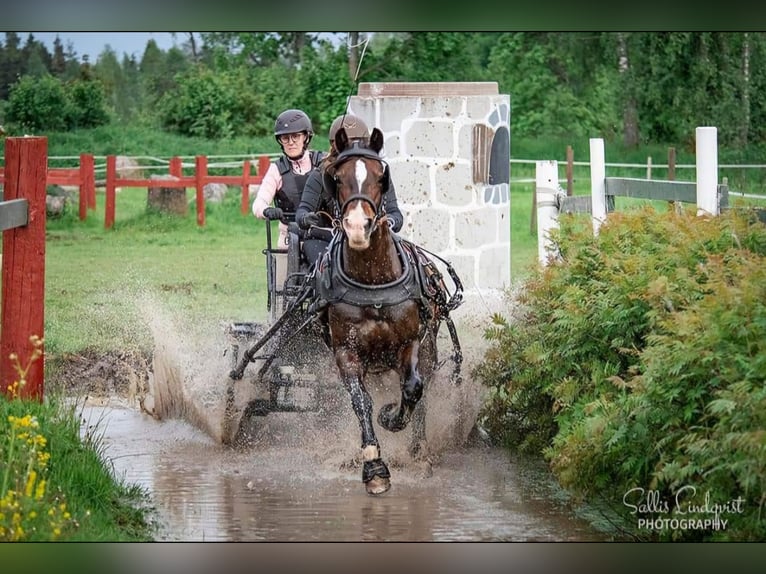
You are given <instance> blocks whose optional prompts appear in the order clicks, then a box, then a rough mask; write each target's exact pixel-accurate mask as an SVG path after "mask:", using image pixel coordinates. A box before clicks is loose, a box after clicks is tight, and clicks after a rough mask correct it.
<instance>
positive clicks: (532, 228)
mask: <svg viewBox="0 0 766 574" xmlns="http://www.w3.org/2000/svg"><path fill="white" fill-rule="evenodd" d="M529 234H530V235H537V182H536V181H533V182H532V217H531V218H530V221H529Z"/></svg>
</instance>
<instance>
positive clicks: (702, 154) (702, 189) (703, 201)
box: [696, 127, 719, 215]
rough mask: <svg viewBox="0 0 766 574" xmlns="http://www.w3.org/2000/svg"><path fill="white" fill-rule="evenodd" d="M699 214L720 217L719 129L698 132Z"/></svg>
mask: <svg viewBox="0 0 766 574" xmlns="http://www.w3.org/2000/svg"><path fill="white" fill-rule="evenodd" d="M696 140H697V144H696V154H697V214H698V215H705V214H706V215H718V214H719V213H718V211H719V210H718V128H715V127H700V128H697V130H696Z"/></svg>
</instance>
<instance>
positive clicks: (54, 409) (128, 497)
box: [0, 395, 155, 542]
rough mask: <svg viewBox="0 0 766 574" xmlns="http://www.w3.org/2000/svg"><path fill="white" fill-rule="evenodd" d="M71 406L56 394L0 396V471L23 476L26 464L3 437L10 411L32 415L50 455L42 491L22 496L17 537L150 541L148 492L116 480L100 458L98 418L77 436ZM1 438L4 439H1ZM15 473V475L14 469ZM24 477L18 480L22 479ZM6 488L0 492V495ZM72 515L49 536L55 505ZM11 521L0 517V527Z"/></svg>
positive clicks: (8, 426)
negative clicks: (86, 433)
mask: <svg viewBox="0 0 766 574" xmlns="http://www.w3.org/2000/svg"><path fill="white" fill-rule="evenodd" d="M77 415H78V413H77V412H76V407H74V406H72V405H70V404H68V403H66V402H65V401H63V400H61V399H60V397H57V396H48V397H46V400H45V401H44V402H42V403H41V402H38V401H30V400H21V399H13V400H8V399H7V398H5V397H4V396H3V395H0V471H3V472H7V474H8V475H9V476H10V477H11V481H10V484H9V486H10V487H11V490H14V489H15V490H16V491H17V492H19V491H20V490H22V489H20V488H19V487H16V486H14V484H15V481H14V478H13V477H14V476H21V477H24V476H26V472H27V468H28V466H27V465H28V464H29V463H27V462H26V460H27V458H26V457H25V456H19V455H21V454H23V453H24V451H23V449H21V450H20V449H19V443H18V440H17V441H16V442H15V445H16V447H17V448H16V449H13V448H12V447H11V446H10V444H11V443H10V442H8V439H9V437H10V436H11V427H12V424H11V422H10V420H9V416H14V417H18V418H23V417H25V416H32V417H35V418H36V420H37V421H38V422H39V433H40V434H41V435H42V436H43V437H44V438H45V440H46V443H45V445H44V446H43V447H41V448H40V447H38V448H39V450H41V451H42V452H47V453H49V454H50V459H49V461H48V463H47V464H45V465H44V468H40V469H39V472H40V475H39V476H38V480H39V479H45V480H46V486H45V494H44V496H43V497H42V498H40V499H36V500H34V501H32V500H31V499H30V498H29V497H27V498H24V497H23V496H22V498H21V500H20V502H21V508H20V509H19V511H18V512H19V514H20V515H21V524H22V525H23V528H24V534H23V537H22V538H21V539H22V540H38V541H47V540H53V539H56V540H60V541H113V542H134V541H150V540H152V537H153V535H154V531H155V525H154V523H153V520H154V513H153V509H152V508H151V507H150V506H149V505H148V504H147V502H148V493H147V491H145V490H143V489H142V488H140V487H138V486H135V485H131V484H128V483H126V482H124V481H122V480H118V479H116V478H115V477H114V476H113V473H112V472H111V468H110V467H109V466H108V463H107V462H105V461H106V458H105V456H104V453H103V445H102V443H101V442H100V435H99V434H98V433H99V428H98V421H96V425H95V429H91V432H92V433H94V434H91V435H89V436H86V437H85V438H84V439H81V437H80V427H79V417H78V416H77ZM3 437H4V438H3ZM17 473H18V474H17ZM22 482H23V481H22ZM5 494H6V492H0V498H2V496H3V495H5ZM61 504H64V505H65V511H66V512H68V513H69V514H70V515H71V519H69V520H65V521H63V522H62V523H61V524H62V528H61V534H60V536H57V537H56V536H54V533H53V530H52V528H51V527H50V525H49V522H48V520H47V518H46V517H47V514H48V512H57V513H61V512H62V510H61V508H60V505H61ZM11 520H12V518H11V516H9V515H8V514H7V513H6V515H5V516H4V517H2V516H0V526H2V525H3V524H5V525H6V526H7V525H8V524H9V523H10V521H11Z"/></svg>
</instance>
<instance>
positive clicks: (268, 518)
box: [83, 405, 606, 541]
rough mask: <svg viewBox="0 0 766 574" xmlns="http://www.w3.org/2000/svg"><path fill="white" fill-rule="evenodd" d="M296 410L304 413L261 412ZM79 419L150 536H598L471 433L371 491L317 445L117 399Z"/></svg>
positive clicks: (531, 474) (534, 474) (532, 470)
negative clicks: (143, 515)
mask: <svg viewBox="0 0 766 574" xmlns="http://www.w3.org/2000/svg"><path fill="white" fill-rule="evenodd" d="M295 416H304V415H301V414H295V413H291V414H289V415H288V414H282V415H276V414H271V415H268V417H274V420H275V421H276V419H277V418H279V417H284V418H289V417H295ZM83 418H84V420H85V421H86V424H85V426H84V428H87V427H89V426H90V427H91V432H96V433H98V434H99V436H101V440H102V444H103V445H104V448H105V450H104V452H105V455H106V456H107V457H108V459H109V460H110V461H111V462H112V464H113V465H114V470H115V472H116V474H117V476H120V477H122V478H124V479H125V480H127V481H129V482H133V483H138V484H140V485H142V486H144V487H146V488H147V489H148V490H149V491H150V492H151V495H152V499H153V502H154V504H155V506H156V508H157V510H158V516H159V522H160V523H161V529H160V532H159V533H158V535H157V539H159V540H168V541H545V540H549V541H567V540H578V541H583V540H604V539H606V537H605V536H604V535H602V534H600V533H598V532H596V531H594V530H593V529H592V528H591V527H590V526H589V525H588V524H587V523H586V522H584V521H582V520H580V519H578V518H576V517H575V516H574V515H573V513H572V512H571V510H569V509H568V508H567V507H566V506H564V505H562V504H560V503H557V502H556V501H555V493H554V490H553V487H552V486H550V479H549V477H548V476H547V475H546V473H545V472H544V470H543V469H540V468H537V467H535V466H534V465H531V464H529V463H524V462H519V461H514V460H512V459H511V458H510V456H509V455H508V454H507V453H506V452H504V451H502V450H498V449H494V448H489V447H486V446H483V445H480V444H476V445H474V446H466V447H463V448H459V449H454V450H448V451H445V452H443V453H442V454H440V455H439V456H438V459H437V460H435V461H434V464H433V465H432V467H431V468H430V472H429V469H424V468H423V467H422V466H420V465H415V464H412V463H401V464H391V471H392V488H391V490H390V491H389V492H387V493H386V494H384V495H382V496H379V497H372V496H369V495H367V494H366V493H365V491H364V487H363V485H362V482H361V471H360V469H359V468H358V467H354V465H353V464H348V465H343V464H338V461H337V460H336V459H335V458H334V456H333V455H332V454H329V453H331V451H332V449H329V448H326V447H323V448H318V449H313V450H312V449H311V448H307V447H308V446H309V445H303V446H301V445H295V446H291V445H288V446H285V445H284V444H281V445H280V444H274V443H273V442H271V440H272V439H273V438H274V437H271V438H270V439H269V441H263V442H261V443H260V444H258V445H255V446H253V447H250V448H247V449H232V448H227V447H224V446H222V445H220V444H219V443H217V442H216V441H215V440H214V439H212V438H211V437H210V436H209V435H207V434H205V433H203V432H201V431H200V430H198V429H197V428H195V427H193V426H191V425H190V424H188V423H186V422H184V421H181V420H167V421H158V420H156V419H154V418H152V417H150V416H148V415H146V414H144V413H141V412H139V411H137V410H135V409H132V408H125V407H121V406H93V405H91V406H87V407H85V408H84V410H83ZM281 422H284V423H285V426H284V427H282V430H284V429H286V428H287V425H289V424H290V421H289V420H286V421H276V426H277V427H279V426H280V424H279V423H281ZM277 438H278V437H277ZM323 440H325V439H324V438H323V437H321V430H320V431H319V432H318V434H317V441H318V442H320V443H321V441H323ZM429 473H430V477H429V476H428V474H429Z"/></svg>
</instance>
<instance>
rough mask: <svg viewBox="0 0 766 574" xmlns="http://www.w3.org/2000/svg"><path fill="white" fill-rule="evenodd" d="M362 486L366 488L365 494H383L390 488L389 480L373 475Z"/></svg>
mask: <svg viewBox="0 0 766 574" xmlns="http://www.w3.org/2000/svg"><path fill="white" fill-rule="evenodd" d="M364 487H365V488H366V489H367V494H375V495H377V494H383V493H384V492H386V491H387V490H388V489H389V488H391V480H390V479H388V478H382V477H380V476H375V477H373V478H371V479H370V481H369V482H366V483H365V485H364Z"/></svg>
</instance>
